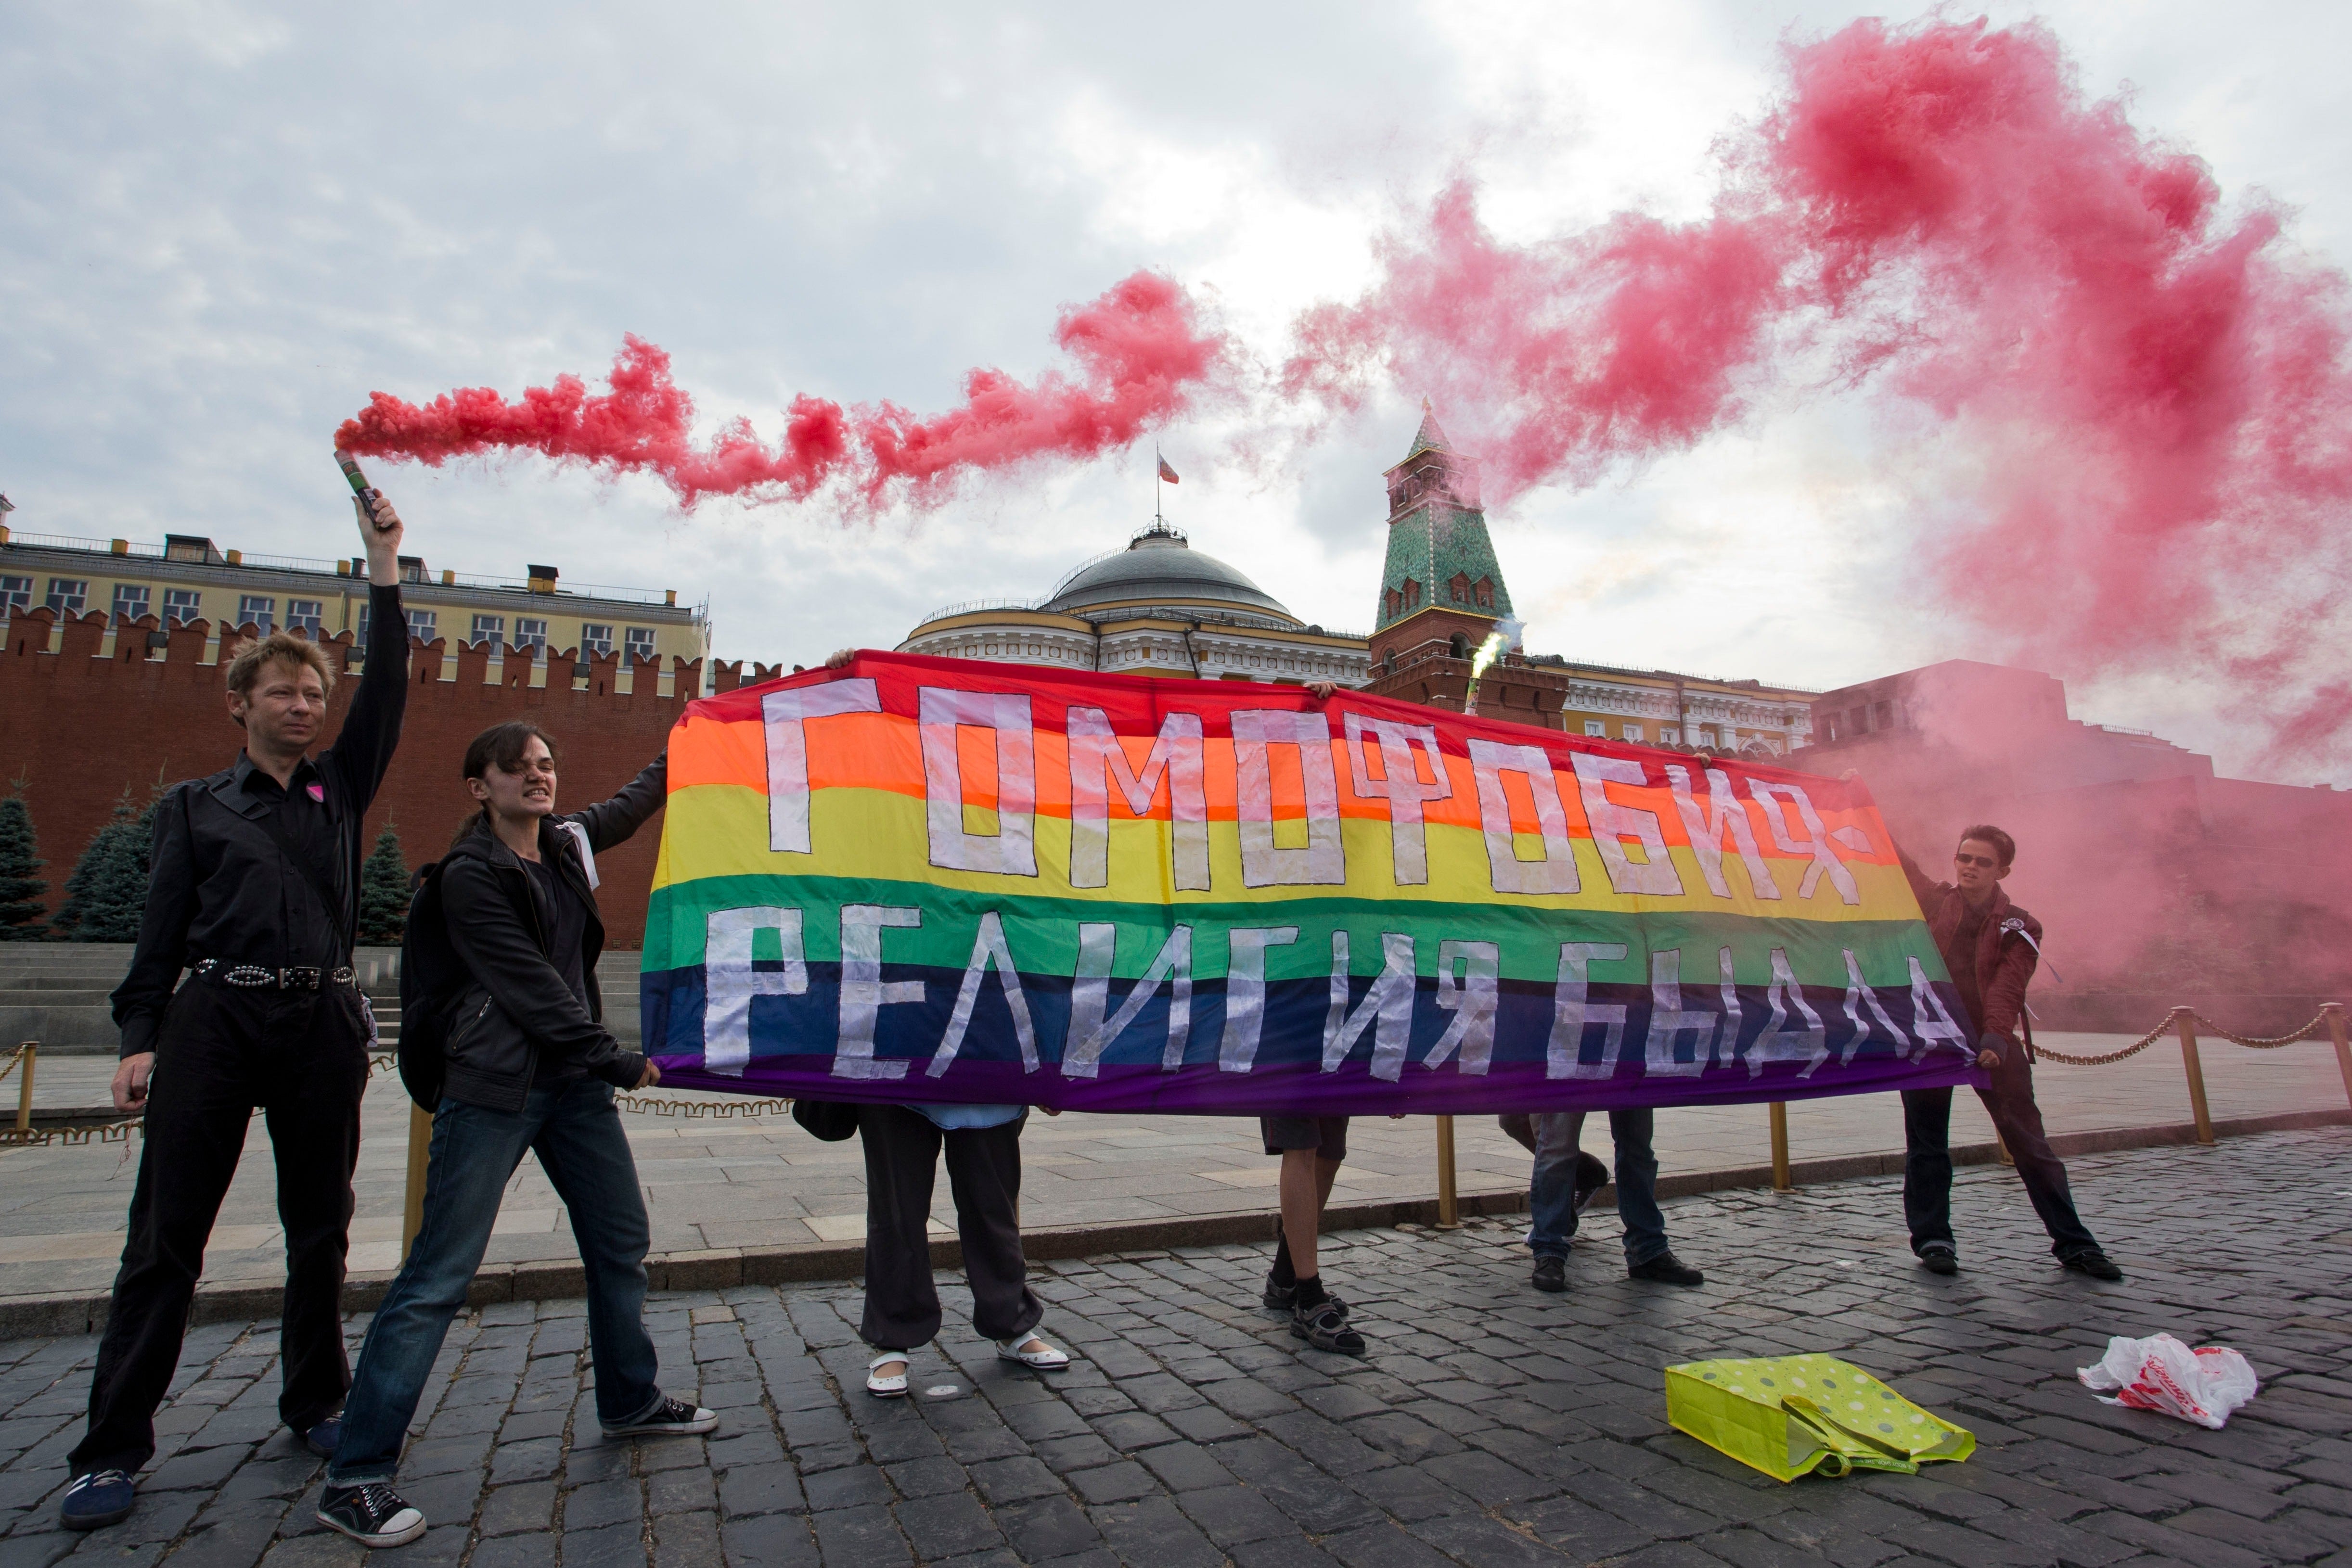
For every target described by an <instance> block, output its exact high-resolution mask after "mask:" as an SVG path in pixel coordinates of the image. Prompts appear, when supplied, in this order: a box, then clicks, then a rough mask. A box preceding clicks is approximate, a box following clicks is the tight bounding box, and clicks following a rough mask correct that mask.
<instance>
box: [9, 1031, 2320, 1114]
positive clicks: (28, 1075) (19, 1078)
mask: <svg viewBox="0 0 2352 1568" xmlns="http://www.w3.org/2000/svg"><path fill="white" fill-rule="evenodd" d="M2343 1034H2344V1026H2343V1025H2342V1024H2340V1023H2339V1024H2337V1025H2336V1037H2337V1039H2339V1040H2341V1039H2342V1038H2343ZM40 1054H41V1042H40V1041H39V1040H26V1042H25V1043H24V1044H23V1045H21V1046H19V1047H17V1048H16V1131H18V1132H20V1133H29V1132H31V1131H32V1130H33V1059H34V1058H35V1057H37V1056H38V1055H40Z"/></svg>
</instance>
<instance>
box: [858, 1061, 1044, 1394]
mask: <svg viewBox="0 0 2352 1568" xmlns="http://www.w3.org/2000/svg"><path fill="white" fill-rule="evenodd" d="M1028 1120H1029V1117H1028V1113H1026V1112H1024V1113H1022V1114H1021V1115H1019V1116H1016V1117H1014V1118H1013V1120H1012V1121H1010V1122H1006V1123H1003V1124H1001V1125H998V1126H994V1127H961V1128H956V1129H954V1130H952V1131H942V1130H941V1129H940V1127H939V1125H938V1124H935V1123H934V1122H932V1120H931V1119H930V1118H929V1116H926V1115H924V1114H923V1113H921V1112H919V1111H909V1110H908V1109H907V1108H906V1107H905V1106H904V1105H860V1106H858V1107H857V1134H858V1140H859V1142H860V1143H862V1144H863V1145H865V1148H866V1318H865V1321H864V1322H862V1323H861V1324H859V1326H858V1331H857V1332H858V1333H860V1334H862V1335H864V1336H865V1339H866V1343H868V1344H870V1345H872V1346H874V1347H875V1348H876V1349H877V1350H913V1349H916V1348H917V1347H918V1346H920V1345H926V1344H929V1343H931V1340H932V1338H933V1336H935V1335H936V1334H937V1333H939V1332H940V1292H939V1287H938V1286H937V1285H936V1284H934V1283H933V1282H932V1280H931V1240H930V1219H931V1185H932V1183H933V1181H934V1180H936V1179H937V1176H938V1172H939V1163H940V1145H941V1144H942V1143H944V1144H945V1145H947V1154H948V1185H949V1187H950V1190H952V1191H953V1192H954V1194H955V1209H956V1233H957V1234H958V1235H959V1236H960V1237H961V1238H962V1240H963V1270H964V1277H965V1279H966V1280H967V1281H969V1282H970V1284H971V1323H972V1327H974V1328H976V1329H978V1330H979V1331H980V1332H981V1333H982V1334H984V1335H986V1336H987V1337H988V1338H990V1339H993V1340H1007V1339H1012V1338H1013V1337H1014V1336H1015V1335H1019V1334H1026V1333H1028V1332H1029V1331H1030V1330H1031V1329H1034V1328H1035V1327H1036V1326H1037V1324H1038V1323H1039V1322H1040V1321H1042V1320H1043V1319H1044V1318H1045V1302H1043V1301H1039V1300H1038V1299H1037V1297H1036V1296H1035V1294H1034V1292H1032V1291H1030V1289H1029V1281H1028V1271H1029V1266H1028V1262H1027V1260H1025V1259H1024V1258H1023V1256H1022V1254H1021V1129H1022V1126H1023V1125H1024V1124H1025V1123H1026V1122H1027V1121H1028Z"/></svg>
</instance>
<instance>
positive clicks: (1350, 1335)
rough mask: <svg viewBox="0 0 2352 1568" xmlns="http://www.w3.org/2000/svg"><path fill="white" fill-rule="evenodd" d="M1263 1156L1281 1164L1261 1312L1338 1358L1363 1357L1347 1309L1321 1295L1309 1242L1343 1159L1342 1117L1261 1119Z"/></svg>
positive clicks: (1344, 1134)
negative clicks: (1286, 1320)
mask: <svg viewBox="0 0 2352 1568" xmlns="http://www.w3.org/2000/svg"><path fill="white" fill-rule="evenodd" d="M1257 1124H1258V1131H1259V1133H1260V1134H1261V1135H1262V1136H1263V1137H1264V1138H1265V1152H1266V1153H1267V1154H1269V1155H1281V1156H1282V1180H1281V1186H1280V1188H1279V1191H1280V1193H1281V1197H1282V1222H1281V1225H1280V1226H1279V1228H1277V1230H1276V1241H1275V1246H1274V1271H1273V1272H1272V1273H1270V1274H1268V1275H1267V1276H1266V1278H1265V1304H1266V1305H1267V1306H1269V1307H1271V1308H1274V1309H1275V1310H1276V1311H1277V1312H1284V1311H1286V1312H1289V1313H1290V1332H1291V1333H1294V1334H1297V1336H1298V1337H1299V1338H1300V1339H1303V1340H1305V1341H1306V1342H1307V1343H1308V1344H1310V1345H1313V1346H1314V1347H1315V1348H1316V1349H1317V1350H1328V1351H1332V1352H1335V1353H1336V1354H1340V1355H1361V1354H1364V1336H1363V1335H1362V1334H1360V1333H1357V1332H1356V1331H1355V1329H1354V1327H1353V1326H1352V1325H1350V1324H1349V1322H1348V1303H1346V1302H1345V1301H1341V1300H1339V1297H1337V1296H1335V1295H1332V1294H1331V1293H1330V1292H1329V1291H1326V1290H1325V1289H1324V1288H1323V1276H1322V1275H1321V1273H1320V1272H1318V1268H1317V1265H1316V1261H1315V1239H1316V1236H1317V1234H1318V1232H1319V1231H1320V1230H1321V1229H1322V1227H1323V1207H1324V1205H1326V1204H1328V1203H1329V1202H1330V1201H1331V1183H1332V1182H1333V1181H1334V1180H1336V1179H1337V1178H1338V1176H1339V1163H1340V1162H1341V1161H1342V1160H1345V1159H1346V1158H1347V1157H1348V1118H1347V1117H1345V1116H1260V1117H1259V1118H1258V1119H1257Z"/></svg>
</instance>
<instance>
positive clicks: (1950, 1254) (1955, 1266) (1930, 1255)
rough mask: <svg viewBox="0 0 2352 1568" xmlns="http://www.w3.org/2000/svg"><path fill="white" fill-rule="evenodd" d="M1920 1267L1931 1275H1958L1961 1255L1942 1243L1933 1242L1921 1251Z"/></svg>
mask: <svg viewBox="0 0 2352 1568" xmlns="http://www.w3.org/2000/svg"><path fill="white" fill-rule="evenodd" d="M1919 1267H1921V1268H1922V1269H1925V1270H1927V1272H1929V1273H1930V1274H1957V1273H1958V1272H1959V1271H1960V1255H1959V1254H1958V1252H1955V1251H1953V1250H1952V1249H1950V1248H1948V1247H1947V1246H1945V1245H1944V1244H1943V1243H1942V1242H1940V1241H1931V1242H1929V1243H1928V1244H1927V1246H1925V1247H1922V1248H1921V1249H1919Z"/></svg>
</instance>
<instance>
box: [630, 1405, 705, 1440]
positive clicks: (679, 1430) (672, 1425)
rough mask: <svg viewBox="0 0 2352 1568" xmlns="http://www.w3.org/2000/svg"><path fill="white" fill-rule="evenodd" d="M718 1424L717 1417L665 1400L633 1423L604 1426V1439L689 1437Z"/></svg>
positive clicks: (696, 1407) (698, 1408)
mask: <svg viewBox="0 0 2352 1568" xmlns="http://www.w3.org/2000/svg"><path fill="white" fill-rule="evenodd" d="M718 1425H719V1417H718V1416H714V1415H712V1414H711V1413H710V1412H709V1411H708V1410H705V1409H703V1408H702V1407H701V1406H698V1405H688V1403H687V1402H686V1401H685V1400H683V1399H665V1400H663V1401H662V1402H661V1403H660V1404H658V1405H656V1406H654V1407H653V1408H652V1409H651V1410H648V1411H647V1412H646V1414H645V1415H644V1416H641V1417H640V1418H638V1419H637V1420H635V1421H631V1422H628V1423H627V1424H626V1425H624V1426H619V1427H605V1428H604V1436H605V1437H693V1436H694V1435H695V1434H697V1433H698V1432H708V1431H710V1430H712V1429H714V1428H715V1427H718Z"/></svg>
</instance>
